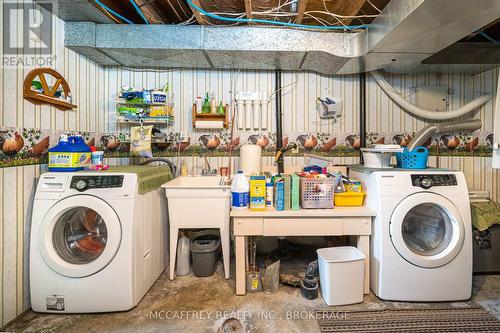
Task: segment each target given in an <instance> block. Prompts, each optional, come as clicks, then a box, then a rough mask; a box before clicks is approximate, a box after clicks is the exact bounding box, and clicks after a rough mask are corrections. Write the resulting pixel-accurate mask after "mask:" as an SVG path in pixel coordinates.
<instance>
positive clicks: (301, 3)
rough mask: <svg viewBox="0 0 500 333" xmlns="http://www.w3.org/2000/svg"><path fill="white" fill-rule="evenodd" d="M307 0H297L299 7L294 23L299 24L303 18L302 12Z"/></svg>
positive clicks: (304, 9)
mask: <svg viewBox="0 0 500 333" xmlns="http://www.w3.org/2000/svg"><path fill="white" fill-rule="evenodd" d="M307 2H308V0H299V8H298V9H297V17H296V18H295V23H297V24H301V23H302V19H303V18H304V12H305V11H306V7H307Z"/></svg>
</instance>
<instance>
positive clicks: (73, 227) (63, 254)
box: [38, 195, 122, 278]
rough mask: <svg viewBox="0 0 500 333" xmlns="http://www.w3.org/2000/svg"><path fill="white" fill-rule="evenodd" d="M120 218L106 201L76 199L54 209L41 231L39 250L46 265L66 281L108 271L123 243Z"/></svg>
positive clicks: (44, 220)
mask: <svg viewBox="0 0 500 333" xmlns="http://www.w3.org/2000/svg"><path fill="white" fill-rule="evenodd" d="M121 229H122V228H121V224H120V220H119V218H118V215H117V214H116V212H115V211H114V210H113V208H112V207H111V206H110V205H109V204H107V203H106V202H105V201H104V200H101V199H99V198H97V197H94V196H91V195H75V196H71V197H68V198H65V199H63V200H61V201H59V202H57V203H56V204H55V205H54V206H52V207H51V208H50V209H49V211H48V212H47V214H45V216H44V218H43V220H42V223H41V224H40V230H39V242H38V247H39V250H40V254H41V255H42V257H43V259H44V260H45V262H46V263H47V265H48V266H49V267H50V268H51V269H53V270H54V271H55V272H57V273H59V274H61V275H64V276H67V277H74V278H77V277H85V276H89V275H92V274H95V273H97V272H99V271H100V270H102V269H103V268H105V267H106V266H107V265H108V264H109V263H110V262H111V260H113V257H114V256H115V254H116V252H117V251H118V248H119V247H120V242H121V237H122V236H121V235H122V231H121Z"/></svg>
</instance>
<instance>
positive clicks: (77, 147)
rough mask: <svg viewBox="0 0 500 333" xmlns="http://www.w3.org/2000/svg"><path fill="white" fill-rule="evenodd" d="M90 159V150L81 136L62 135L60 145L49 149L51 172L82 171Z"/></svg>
mask: <svg viewBox="0 0 500 333" xmlns="http://www.w3.org/2000/svg"><path fill="white" fill-rule="evenodd" d="M90 158H91V152H90V148H89V146H87V145H86V144H85V141H84V140H83V138H82V137H81V136H70V137H68V136H66V135H61V137H60V139H59V143H58V144H57V145H56V146H54V147H52V148H50V149H49V171H51V172H74V171H82V170H83V169H84V166H85V165H86V164H88V163H89V162H90Z"/></svg>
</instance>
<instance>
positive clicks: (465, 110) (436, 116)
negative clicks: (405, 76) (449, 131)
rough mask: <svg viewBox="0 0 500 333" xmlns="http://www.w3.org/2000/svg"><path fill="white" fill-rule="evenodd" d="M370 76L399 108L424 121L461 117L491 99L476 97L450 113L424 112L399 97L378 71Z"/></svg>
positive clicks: (485, 96) (488, 97)
mask: <svg viewBox="0 0 500 333" xmlns="http://www.w3.org/2000/svg"><path fill="white" fill-rule="evenodd" d="M370 74H371V76H372V77H373V78H374V79H375V81H376V82H377V83H378V85H379V86H380V88H382V90H383V91H384V92H385V93H386V94H387V95H388V96H389V97H390V98H391V99H392V100H393V101H394V103H396V104H397V105H399V106H400V107H401V108H403V109H405V110H406V111H408V112H410V113H411V114H413V115H415V116H417V117H421V118H425V119H431V120H448V119H453V118H457V117H461V116H463V115H465V114H467V113H469V112H471V111H473V110H475V109H477V108H478V107H480V106H481V105H483V104H485V103H486V102H488V101H489V100H490V98H491V96H489V95H484V96H481V97H478V98H476V99H474V100H472V101H470V102H469V103H467V104H465V105H464V106H462V107H461V108H458V109H455V110H450V111H443V112H436V111H430V110H424V109H422V108H419V107H418V106H416V105H414V104H412V103H410V102H408V101H407V100H406V99H404V98H403V97H401V95H399V94H398V93H397V91H396V90H395V89H394V88H393V87H392V86H391V85H390V83H389V82H387V80H386V79H385V78H384V76H383V75H382V74H380V73H379V72H378V71H371V72H370Z"/></svg>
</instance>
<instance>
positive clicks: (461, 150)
mask: <svg viewBox="0 0 500 333" xmlns="http://www.w3.org/2000/svg"><path fill="white" fill-rule="evenodd" d="M63 133H65V134H71V135H82V136H83V137H84V139H85V141H86V142H87V144H88V145H89V146H90V145H95V146H97V147H101V149H103V150H104V151H105V152H106V155H105V156H106V157H107V158H124V157H129V156H130V154H129V143H128V142H129V138H128V134H127V133H125V132H122V133H113V134H106V133H95V132H79V131H71V132H68V131H52V130H39V129H32V128H13V127H0V168H5V167H16V166H23V165H34V164H44V163H47V151H48V148H49V147H51V146H53V145H55V144H56V143H57V140H58V138H59V136H60V135H61V134H63ZM158 133H159V134H161V135H160V136H156V137H153V140H152V141H153V143H152V150H153V155H154V156H162V157H175V156H176V155H177V151H178V150H179V148H180V151H181V156H198V155H202V154H203V155H207V156H210V157H227V156H228V155H229V150H230V147H231V146H232V148H233V155H234V156H239V147H240V146H241V145H242V144H245V143H252V144H258V145H260V146H261V147H262V148H263V155H264V156H273V155H274V151H275V147H276V136H275V133H273V132H258V133H248V132H237V133H236V134H235V135H234V139H233V140H232V142H230V136H229V132H228V131H227V130H226V131H220V132H216V131H214V132H212V133H209V134H207V133H203V134H202V133H191V135H190V137H189V139H188V142H183V143H181V144H180V145H181V146H180V147H179V146H178V145H177V143H175V142H177V139H178V138H179V133H178V132H167V133H161V132H158ZM158 133H157V135H158ZM414 135H415V133H405V132H395V133H383V132H379V133H373V132H372V133H367V140H368V144H371V143H397V144H401V145H403V146H406V145H407V144H409V142H410V141H411V139H412V137H413V136H414ZM159 137H161V139H158V138H159ZM292 141H295V142H297V143H298V145H299V152H298V153H296V154H291V153H289V154H288V156H295V157H300V156H302V155H303V154H304V153H314V154H317V155H322V156H325V157H355V156H359V134H358V133H343V134H339V135H335V134H331V133H288V134H285V135H284V139H283V144H284V145H286V144H287V143H288V142H292ZM492 142H493V134H492V133H490V132H474V133H456V134H452V135H442V136H438V137H433V138H431V139H429V141H428V142H427V143H426V146H427V147H428V148H429V150H430V153H431V155H433V156H436V155H439V156H472V157H490V156H491V153H492Z"/></svg>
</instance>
